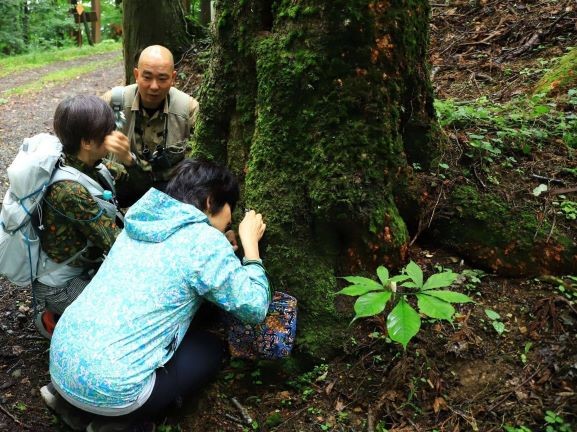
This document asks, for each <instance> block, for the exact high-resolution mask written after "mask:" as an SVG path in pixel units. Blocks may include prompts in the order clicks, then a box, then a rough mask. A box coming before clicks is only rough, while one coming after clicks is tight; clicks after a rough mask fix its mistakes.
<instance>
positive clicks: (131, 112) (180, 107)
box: [102, 45, 198, 189]
mask: <svg viewBox="0 0 577 432" xmlns="http://www.w3.org/2000/svg"><path fill="white" fill-rule="evenodd" d="M134 78H135V80H136V84H132V85H129V86H126V87H114V88H113V89H112V90H110V91H108V92H107V93H105V94H104V95H103V96H102V97H103V99H104V100H105V101H106V102H108V103H109V104H110V106H111V107H112V108H113V109H114V110H115V111H117V112H121V113H123V114H124V117H125V121H124V123H123V124H122V126H121V127H120V129H119V130H120V131H121V132H123V133H124V134H126V135H127V136H128V139H129V140H130V146H131V150H132V152H133V154H134V158H135V160H136V161H137V162H138V163H140V164H142V165H143V166H144V167H149V168H148V169H151V170H152V173H153V179H154V184H153V185H154V186H155V187H157V188H158V189H163V186H164V185H165V183H166V182H167V181H168V180H169V179H170V177H171V176H172V172H173V169H172V168H173V167H174V166H175V165H176V164H177V163H178V162H180V161H181V160H182V159H183V158H184V156H185V153H186V151H187V148H188V138H189V137H190V134H191V133H192V129H193V126H194V120H195V118H196V115H197V113H198V102H197V101H196V99H194V98H193V97H191V96H189V95H187V94H186V93H183V92H181V91H180V90H177V89H176V88H174V87H173V84H174V80H175V78H176V71H175V70H174V59H173V57H172V53H171V52H170V51H169V50H168V49H167V48H165V47H163V46H160V45H152V46H149V47H147V48H145V49H144V50H143V51H142V53H141V54H140V57H139V59H138V65H137V67H135V68H134Z"/></svg>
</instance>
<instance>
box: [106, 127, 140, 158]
mask: <svg viewBox="0 0 577 432" xmlns="http://www.w3.org/2000/svg"><path fill="white" fill-rule="evenodd" d="M104 146H105V148H106V150H108V152H109V153H112V154H114V155H116V157H117V158H118V160H119V161H120V162H122V164H123V165H126V166H131V165H132V164H133V163H134V159H133V158H132V153H131V152H130V141H129V140H128V137H127V136H126V135H124V134H123V133H122V132H118V131H113V132H112V133H110V134H109V135H106V137H105V138H104Z"/></svg>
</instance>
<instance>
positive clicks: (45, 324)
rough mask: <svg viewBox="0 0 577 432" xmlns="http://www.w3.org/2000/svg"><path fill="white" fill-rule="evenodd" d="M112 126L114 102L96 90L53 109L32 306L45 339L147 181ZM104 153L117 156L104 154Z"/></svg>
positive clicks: (36, 322)
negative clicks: (54, 143) (53, 143)
mask: <svg viewBox="0 0 577 432" xmlns="http://www.w3.org/2000/svg"><path fill="white" fill-rule="evenodd" d="M114 129H115V118H114V113H113V111H112V109H111V108H110V106H109V105H108V104H106V103H105V102H104V101H103V100H102V99H100V98H98V97H96V96H83V95H81V96H75V97H69V98H67V99H65V100H63V101H62V102H60V104H59V105H58V107H57V108H56V111H55V114H54V131H55V133H56V136H57V137H58V139H59V140H60V142H61V143H62V155H61V159H60V161H59V162H58V163H57V166H56V168H55V170H56V171H55V173H54V174H53V178H52V182H51V184H50V185H49V186H48V188H47V190H46V193H45V195H44V198H43V201H42V206H41V211H39V212H38V214H39V216H40V217H41V224H40V226H41V227H42V228H44V229H42V230H41V231H40V244H41V249H42V253H41V259H40V262H39V264H38V266H39V269H38V274H39V276H38V278H37V279H36V280H35V281H34V282H33V283H32V292H33V297H34V301H35V306H39V307H41V308H44V309H45V310H44V311H43V312H41V313H37V315H36V318H35V324H36V326H37V328H38V330H39V331H40V333H41V334H42V335H44V336H46V337H48V338H50V336H51V334H52V331H53V329H54V326H55V322H56V320H57V318H58V316H59V315H61V314H62V313H63V312H64V310H65V309H66V308H67V307H68V306H69V305H70V304H71V303H72V302H73V301H74V300H75V299H76V297H78V295H79V294H80V293H81V292H82V290H83V289H84V287H85V286H86V285H87V284H88V282H89V281H90V279H91V278H92V276H93V275H94V273H95V272H96V270H97V269H98V267H99V266H100V264H101V263H102V260H103V257H104V255H105V254H106V253H107V252H108V251H109V249H110V247H111V246H112V244H113V243H114V241H115V239H116V237H117V236H118V234H119V233H120V231H121V229H122V226H123V222H122V214H121V213H120V211H119V208H125V207H127V206H129V205H131V204H132V203H134V202H135V201H136V200H137V199H138V198H139V197H140V196H142V195H143V194H144V192H146V190H148V188H149V187H150V184H151V178H150V174H149V173H148V172H146V171H145V170H143V169H142V167H141V166H140V165H139V164H138V161H137V158H136V157H135V156H134V154H132V153H131V151H130V144H129V142H128V140H127V138H126V137H125V136H124V135H123V134H122V133H119V132H117V131H115V130H114ZM108 154H113V155H115V156H116V158H117V159H118V160H119V161H120V163H117V162H112V161H110V160H106V159H104V158H105V157H106V156H107V155H108ZM54 177H56V179H55V178H54ZM59 179H60V180H59ZM55 180H59V181H55ZM116 191H118V192H119V193H118V195H116V194H115V192H116ZM116 198H118V201H117V199H116Z"/></svg>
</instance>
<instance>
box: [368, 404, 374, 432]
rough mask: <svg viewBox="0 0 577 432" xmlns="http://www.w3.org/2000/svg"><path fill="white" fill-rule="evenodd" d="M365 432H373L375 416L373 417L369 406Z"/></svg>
mask: <svg viewBox="0 0 577 432" xmlns="http://www.w3.org/2000/svg"><path fill="white" fill-rule="evenodd" d="M367 432H375V416H374V415H373V408H372V407H371V405H369V410H368V413H367Z"/></svg>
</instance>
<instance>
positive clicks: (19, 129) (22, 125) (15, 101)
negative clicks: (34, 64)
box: [0, 51, 124, 197]
mask: <svg viewBox="0 0 577 432" xmlns="http://www.w3.org/2000/svg"><path fill="white" fill-rule="evenodd" d="M89 64H94V69H93V71H92V72H89V73H87V74H83V75H79V76H75V77H74V78H73V79H70V80H67V81H64V82H59V83H55V84H50V85H46V86H45V87H44V88H43V89H42V90H41V91H36V92H30V93H25V94H22V95H11V96H3V94H4V95H5V94H6V93H7V92H8V91H10V89H12V88H15V87H21V86H24V85H27V84H30V83H34V82H36V81H38V80H39V79H42V77H44V76H46V75H47V74H49V73H54V72H57V71H61V70H68V69H70V68H76V67H79V66H84V65H89ZM111 64H112V65H113V66H111ZM123 80H124V66H123V63H122V53H121V52H120V51H113V52H108V53H104V54H98V55H95V56H91V57H84V58H80V59H75V60H69V61H63V62H56V63H52V64H50V65H48V66H45V67H42V68H39V69H34V70H29V71H25V72H21V73H17V74H13V75H8V76H5V77H2V78H0V100H2V99H7V100H8V101H7V102H6V103H4V104H2V103H0V197H3V196H4V194H5V192H6V189H7V178H6V168H7V167H8V165H10V162H11V161H12V159H13V158H14V156H15V154H16V151H17V150H18V147H19V146H20V144H21V143H22V140H23V139H24V138H26V137H29V136H32V135H35V134H37V133H40V132H52V116H53V114H54V109H55V108H56V105H57V104H58V102H60V101H61V100H62V99H64V98H65V97H67V96H73V95H77V94H95V95H100V94H102V93H104V92H105V91H106V90H108V89H109V88H110V87H113V86H115V85H119V84H122V83H123Z"/></svg>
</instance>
